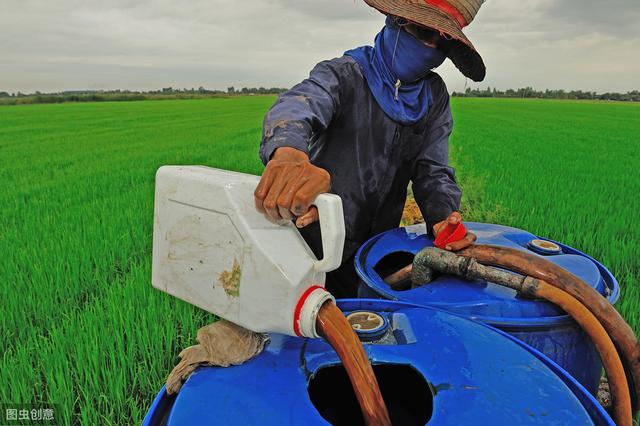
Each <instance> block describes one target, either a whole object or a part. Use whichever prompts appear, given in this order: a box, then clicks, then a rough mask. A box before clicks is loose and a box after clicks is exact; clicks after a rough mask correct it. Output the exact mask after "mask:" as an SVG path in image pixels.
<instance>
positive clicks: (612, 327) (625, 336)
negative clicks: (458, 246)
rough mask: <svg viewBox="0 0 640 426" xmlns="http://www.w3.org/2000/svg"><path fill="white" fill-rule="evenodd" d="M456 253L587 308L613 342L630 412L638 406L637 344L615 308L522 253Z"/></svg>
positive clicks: (477, 249)
mask: <svg viewBox="0 0 640 426" xmlns="http://www.w3.org/2000/svg"><path fill="white" fill-rule="evenodd" d="M457 254H459V255H461V256H464V257H471V258H474V259H476V260H477V261H478V262H480V263H482V264H486V265H492V266H498V267H501V268H505V269H509V270H511V271H514V272H518V273H521V274H523V275H528V276H530V277H534V278H538V279H540V280H543V281H546V282H547V283H549V284H551V285H552V286H554V287H557V288H559V289H561V290H564V291H565V292H567V293H568V294H570V295H571V296H573V297H575V298H576V299H577V300H578V301H579V302H580V303H582V304H583V305H585V306H586V307H588V309H589V310H590V311H591V313H593V315H594V316H595V317H596V318H597V319H598V321H599V322H600V323H601V324H602V326H603V327H604V329H605V330H606V332H607V333H608V334H609V336H610V337H611V340H613V343H614V345H615V346H616V348H617V350H618V353H619V354H620V357H621V359H622V363H623V365H624V367H625V371H626V372H627V379H628V383H629V391H630V393H631V402H632V406H633V410H634V411H637V410H638V408H639V407H640V389H639V386H640V344H638V340H637V339H636V336H635V334H634V333H633V330H632V329H631V327H630V326H629V324H627V323H626V322H625V321H624V319H623V318H622V316H620V314H619V313H618V311H616V310H615V308H614V307H613V306H612V305H611V304H610V303H609V302H608V300H607V299H605V298H604V297H602V295H600V294H599V293H598V292H597V291H596V290H595V289H594V288H592V287H591V286H589V285H588V284H587V283H585V282H584V281H582V280H581V279H580V278H578V277H576V276H575V275H573V274H572V273H570V272H568V271H566V270H565V269H563V268H562V267H560V266H558V265H556V264H555V263H553V262H550V261H548V260H546V259H544V258H542V257H540V256H536V255H533V254H530V253H527V252H524V251H522V250H517V249H513V248H508V247H500V246H492V245H472V246H470V247H468V248H466V249H464V250H462V251H460V252H457Z"/></svg>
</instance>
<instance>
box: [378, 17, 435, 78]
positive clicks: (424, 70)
mask: <svg viewBox="0 0 640 426" xmlns="http://www.w3.org/2000/svg"><path fill="white" fill-rule="evenodd" d="M380 36H381V37H382V40H380V47H381V48H382V52H381V53H382V56H383V58H384V61H385V63H386V65H387V66H388V67H389V70H391V72H392V73H393V74H394V76H395V77H396V78H398V79H399V80H400V81H401V82H402V83H412V82H414V81H416V80H419V79H421V78H423V77H424V76H426V75H427V74H428V73H429V71H431V70H432V69H434V68H437V67H439V66H440V65H442V63H443V62H444V60H445V58H446V56H445V54H444V53H442V52H441V51H439V50H438V49H436V48H433V47H429V46H427V45H425V44H424V43H423V42H421V41H420V40H418V39H417V38H415V37H414V36H413V35H411V34H409V33H408V32H406V31H404V30H403V29H402V28H400V27H399V26H398V25H397V24H396V23H395V22H394V21H393V19H391V18H389V17H387V20H386V21H385V28H384V30H383V31H381V33H380ZM376 47H378V46H376Z"/></svg>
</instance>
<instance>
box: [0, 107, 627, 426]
mask: <svg viewBox="0 0 640 426" xmlns="http://www.w3.org/2000/svg"><path fill="white" fill-rule="evenodd" d="M273 100H274V98H273V97H258V96H256V97H242V98H228V99H227V98H221V99H204V100H189V101H183V100H179V101H145V102H122V103H94V104H92V103H86V104H85V103H83V104H59V105H28V106H11V107H1V108H0V179H1V182H2V186H1V187H0V253H2V256H1V257H0V277H1V278H2V283H1V284H0V300H1V301H2V303H1V305H0V306H1V307H2V315H0V347H2V348H3V353H2V358H1V359H0V383H1V385H0V403H8V402H14V403H26V402H32V403H42V404H45V405H47V404H48V405H50V404H52V403H55V404H57V407H59V410H60V412H59V413H57V414H59V416H58V418H59V419H60V420H61V423H64V424H68V423H71V422H73V423H84V424H132V423H139V422H140V421H141V420H142V418H143V417H144V414H145V412H146V410H147V408H148V407H149V405H150V403H151V401H152V399H153V397H154V396H155V394H156V392H157V391H158V389H159V388H160V387H161V386H162V384H163V381H164V379H165V377H166V375H167V374H168V372H169V371H170V370H171V368H172V366H173V365H174V364H175V362H176V361H177V359H178V358H177V354H178V353H179V352H180V350H181V349H182V348H184V347H186V346H189V345H191V344H193V343H194V340H195V332H196V330H197V329H198V328H199V327H201V326H202V325H205V324H206V323H208V322H209V321H210V320H211V317H210V316H209V315H208V314H206V313H204V312H202V311H200V310H198V309H197V308H194V307H191V306H189V305H187V304H185V303H183V302H180V301H178V300H176V299H174V298H171V297H169V296H167V295H164V294H162V293H160V292H158V291H156V290H154V289H152V287H151V284H150V274H151V271H150V266H151V232H152V217H153V213H152V212H153V185H154V173H155V171H156V169H157V168H158V167H159V166H161V165H163V164H204V165H209V166H213V167H220V168H227V169H232V170H238V171H244V172H248V173H254V174H259V173H260V172H261V170H262V164H261V163H260V161H259V159H258V156H257V147H258V144H259V140H260V133H261V122H262V116H263V115H264V113H265V111H266V110H267V109H268V107H269V106H270V105H271V103H272V102H273ZM453 110H454V117H455V121H456V125H455V132H454V135H453V138H452V146H451V161H452V163H453V164H454V165H455V166H456V169H457V173H458V178H459V181H460V183H461V185H462V187H463V189H464V192H465V195H464V199H463V213H464V217H465V219H466V220H476V221H489V222H496V223H502V224H506V225H511V226H516V227H520V228H524V229H527V230H530V231H532V232H533V233H536V234H539V235H541V236H545V237H549V238H552V239H555V240H559V241H562V242H565V243H567V244H569V245H571V246H574V247H576V248H578V249H581V250H583V251H585V252H587V253H589V254H591V255H593V256H594V257H596V258H598V259H599V260H601V261H602V262H603V263H604V264H605V265H606V266H607V267H609V268H610V269H611V270H612V272H613V273H614V274H615V275H616V277H617V278H618V279H619V281H620V282H621V284H622V286H623V292H622V298H621V301H620V302H619V304H618V305H617V307H618V309H619V310H620V311H621V312H622V313H623V315H624V316H625V317H626V318H627V320H628V321H629V322H630V323H631V324H632V326H633V327H634V329H635V330H636V332H639V331H640V262H639V261H638V259H637V257H636V256H637V254H638V241H640V225H638V222H637V221H636V216H635V214H636V212H637V211H640V197H638V195H637V194H638V193H640V173H639V172H638V170H639V169H640V145H639V144H640V140H639V137H638V135H640V106H639V105H632V104H618V103H589V102H570V101H537V100H529V101H523V100H498V99H454V100H453Z"/></svg>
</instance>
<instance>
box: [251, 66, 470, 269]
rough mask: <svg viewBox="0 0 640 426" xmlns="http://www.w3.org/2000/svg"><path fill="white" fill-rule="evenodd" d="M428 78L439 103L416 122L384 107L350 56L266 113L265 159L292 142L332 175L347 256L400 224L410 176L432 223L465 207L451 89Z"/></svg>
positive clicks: (315, 240)
mask: <svg viewBox="0 0 640 426" xmlns="http://www.w3.org/2000/svg"><path fill="white" fill-rule="evenodd" d="M426 80H427V82H428V84H430V86H431V93H432V97H433V103H432V104H431V106H430V108H429V112H428V113H427V114H426V116H425V117H424V118H422V119H421V120H420V121H418V122H417V123H416V124H413V125H411V126H403V125H401V124H399V123H397V122H394V121H393V120H392V119H390V118H389V117H388V116H387V115H386V114H385V113H384V111H383V110H382V109H381V108H380V107H379V105H378V104H377V103H376V100H375V99H374V97H373V95H372V94H371V91H370V90H369V88H368V86H367V82H366V81H365V79H364V77H363V75H362V72H361V70H360V67H359V65H358V64H357V63H356V62H355V61H354V60H353V59H352V58H351V57H349V56H343V57H341V58H337V59H332V60H329V61H323V62H320V63H319V64H317V65H316V66H315V68H314V69H313V70H312V71H311V74H310V75H309V78H307V79H306V80H304V81H302V82H301V83H299V84H297V85H295V86H294V87H293V88H292V89H291V90H289V91H287V92H285V93H284V94H282V95H281V96H280V97H279V98H278V100H277V101H276V102H275V103H274V105H273V106H272V107H271V109H270V110H269V112H268V113H267V114H266V116H265V119H264V124H263V138H262V143H261V146H260V158H261V159H262V161H263V162H264V163H265V164H266V163H267V162H268V161H269V159H270V158H271V155H272V154H273V152H274V151H275V150H276V149H277V148H279V147H292V148H296V149H299V150H300V151H303V152H305V153H307V154H308V155H309V158H310V160H311V162H312V163H313V164H314V165H316V166H318V167H322V168H323V169H326V170H327V171H328V172H329V174H330V175H331V192H332V193H335V194H337V195H339V196H340V197H341V198H342V203H343V208H344V214H345V226H346V241H345V250H344V256H343V258H344V260H347V259H350V258H351V257H352V256H353V254H354V253H355V252H356V250H357V249H358V247H360V245H362V243H363V242H365V241H366V240H367V239H368V238H370V237H372V236H374V235H376V234H378V233H380V232H383V231H386V230H388V229H391V228H395V227H397V226H398V225H399V223H400V219H401V217H402V211H403V207H404V203H405V200H406V196H407V186H408V184H409V182H411V183H412V188H413V193H414V196H415V199H416V202H417V204H418V206H419V208H420V211H421V212H422V215H423V217H424V219H425V222H426V223H427V229H429V230H431V228H432V226H433V225H434V224H435V223H437V222H439V221H441V220H444V219H445V218H446V217H447V216H448V215H449V214H450V213H451V212H453V211H456V210H459V208H460V196H461V192H460V188H459V187H458V185H457V184H456V180H455V175H454V170H453V169H452V168H451V167H450V166H449V165H448V151H449V147H448V144H449V135H450V134H451V130H452V126H453V121H452V117H451V111H450V107H449V94H448V93H447V88H446V86H445V84H444V82H443V81H442V79H441V78H440V76H438V75H437V74H435V73H430V74H429V75H428V76H427V77H426ZM307 228H308V229H307ZM307 228H305V229H304V232H303V235H304V236H305V239H307V242H309V245H310V246H311V248H312V249H313V250H314V251H315V252H316V254H319V253H321V244H320V240H319V236H318V231H317V230H318V228H319V227H318V226H317V224H314V225H309V226H307Z"/></svg>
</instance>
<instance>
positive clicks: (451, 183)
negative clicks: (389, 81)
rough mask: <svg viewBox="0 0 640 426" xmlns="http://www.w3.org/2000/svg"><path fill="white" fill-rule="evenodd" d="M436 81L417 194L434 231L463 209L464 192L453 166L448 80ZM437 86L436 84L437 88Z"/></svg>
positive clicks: (414, 180)
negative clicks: (445, 220) (450, 147)
mask: <svg viewBox="0 0 640 426" xmlns="http://www.w3.org/2000/svg"><path fill="white" fill-rule="evenodd" d="M437 81H439V82H440V83H441V84H440V85H438V84H435V86H436V87H438V90H437V91H436V90H433V92H432V93H433V95H434V96H433V103H432V106H431V110H430V111H429V118H428V121H427V131H426V139H425V141H424V143H423V145H422V150H421V152H420V153H419V154H418V156H417V158H416V160H415V161H416V163H415V167H414V176H413V177H412V186H413V193H414V196H415V199H416V203H417V204H418V207H420V212H421V213H422V217H423V218H424V220H425V222H426V224H427V231H428V232H429V233H430V234H432V233H433V225H435V224H436V223H438V222H440V221H442V220H444V219H446V218H447V216H449V214H451V213H452V212H454V211H457V210H459V209H460V198H461V195H462V193H461V191H460V188H459V187H458V184H457V183H456V178H455V172H454V170H453V168H452V167H450V166H449V164H448V163H449V136H450V135H451V130H452V129H453V117H452V116H451V109H450V106H449V94H448V93H447V90H446V87H445V86H444V82H442V80H441V79H439V78H438V80H437ZM434 89H435V87H434Z"/></svg>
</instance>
